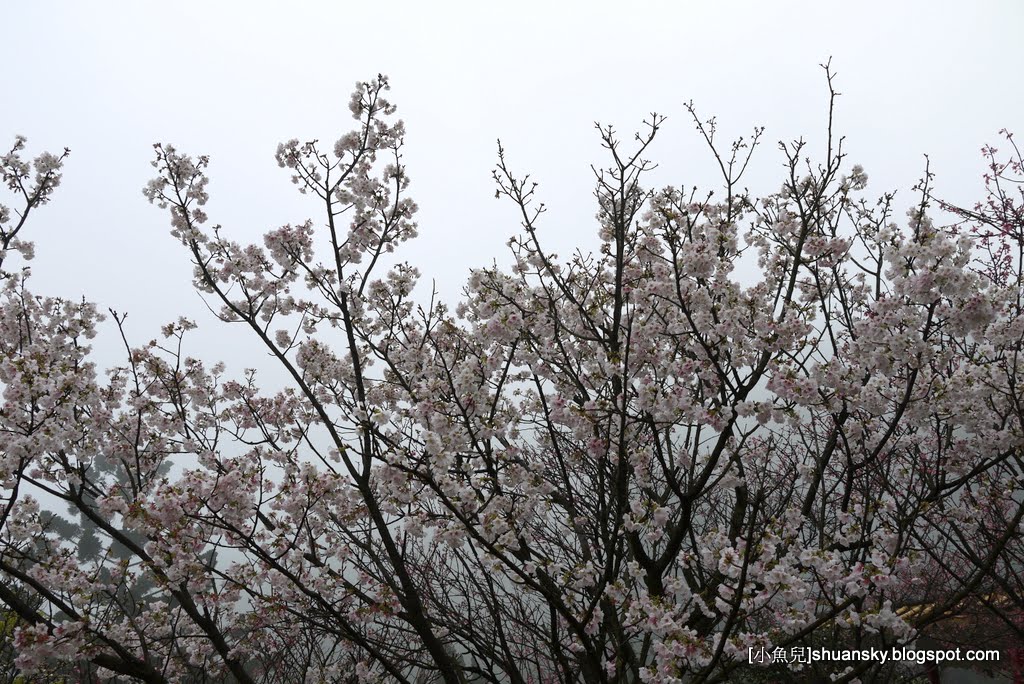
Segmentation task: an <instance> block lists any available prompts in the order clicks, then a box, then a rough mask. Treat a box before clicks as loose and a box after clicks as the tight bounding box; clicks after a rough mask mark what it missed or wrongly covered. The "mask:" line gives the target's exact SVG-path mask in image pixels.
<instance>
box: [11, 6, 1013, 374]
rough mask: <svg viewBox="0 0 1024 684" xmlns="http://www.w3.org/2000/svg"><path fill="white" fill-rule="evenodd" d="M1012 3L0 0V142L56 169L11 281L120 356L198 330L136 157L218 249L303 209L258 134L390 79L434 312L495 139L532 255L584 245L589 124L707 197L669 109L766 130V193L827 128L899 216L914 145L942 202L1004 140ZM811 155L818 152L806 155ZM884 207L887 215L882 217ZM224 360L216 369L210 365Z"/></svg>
mask: <svg viewBox="0 0 1024 684" xmlns="http://www.w3.org/2000/svg"><path fill="white" fill-rule="evenodd" d="M1022 29H1024V3H1021V2H1019V1H1017V0H1006V1H1004V2H963V1H961V2H939V1H932V2H894V1H891V0H890V1H888V2H857V3H852V2H842V3H839V2H767V1H761V2H711V1H705V2H671V3H670V2H648V3H645V2H632V3H627V2H617V3H609V2H556V1H555V0H547V1H546V2H523V1H516V2H503V3H487V2H472V3H471V2H464V3H456V2H450V3H433V2H408V3H398V2H395V3H386V2H359V3H355V2H287V3H286V2H276V3H271V2H252V1H248V2H213V1H210V0H207V1H205V2H202V1H198V2H197V1H184V2H183V1H176V2H161V3H156V2H139V1H134V2H98V1H97V2H70V1H68V2H14V1H7V2H3V3H2V4H0V31H2V33H3V46H4V55H5V59H4V76H3V80H2V81H0V83H2V89H3V90H2V95H0V144H2V145H3V146H7V145H9V144H10V141H11V140H13V136H14V135H15V134H16V133H20V134H24V135H26V136H28V138H29V146H30V152H32V153H36V152H38V151H41V150H43V149H50V150H55V151H59V149H60V148H62V147H64V146H68V147H70V148H71V149H72V156H71V159H70V161H69V162H68V165H67V167H66V173H65V179H64V184H63V187H62V188H61V189H60V190H59V193H58V195H57V197H56V199H55V200H54V201H53V203H52V204H51V205H50V206H48V207H46V208H45V209H44V210H43V211H41V212H39V214H38V215H36V216H35V217H34V219H35V220H34V221H33V222H32V224H31V226H30V228H29V233H28V234H27V235H26V237H27V238H28V239H32V240H34V241H35V242H36V245H37V257H36V260H35V261H34V262H33V264H32V265H33V273H34V276H33V282H34V285H33V288H34V289H35V290H37V291H39V292H43V293H46V294H60V295H64V296H69V297H80V296H82V295H85V296H86V297H87V298H89V299H91V300H93V301H96V302H98V303H100V304H101V305H102V306H104V307H107V306H112V307H114V308H116V309H118V310H122V311H124V310H127V311H129V312H130V314H131V316H130V318H129V323H130V331H131V333H132V334H133V336H134V338H135V340H136V341H138V342H144V341H145V340H146V339H149V338H150V337H153V336H154V335H155V334H156V331H157V327H158V326H159V325H160V324H161V323H163V322H166V321H169V320H172V319H174V318H175V317H176V316H177V315H178V314H179V313H186V314H189V315H192V316H195V317H197V318H199V319H200V322H201V323H203V322H205V321H206V320H208V319H204V318H203V312H204V309H203V308H202V307H201V305H199V303H198V300H197V297H196V295H194V294H193V293H192V291H191V290H190V288H189V277H190V267H189V266H188V259H187V255H186V254H185V253H184V252H183V250H182V249H180V248H178V245H177V244H176V243H175V242H174V240H173V239H172V238H170V237H169V236H168V234H167V232H168V231H167V217H166V215H165V214H164V213H163V212H161V211H159V210H157V209H155V208H153V207H151V206H149V205H147V204H146V202H145V199H144V198H143V196H142V194H141V191H140V189H141V187H142V186H143V184H144V183H145V181H146V180H148V179H149V178H150V177H151V176H152V174H153V169H152V168H151V167H150V166H149V162H150V160H151V158H152V148H151V144H152V143H154V142H157V141H162V142H170V143H174V144H176V145H177V146H179V148H181V149H183V150H186V151H189V152H191V153H194V154H209V155H210V156H211V157H212V165H211V171H210V175H211V177H212V182H211V184H210V188H209V189H210V192H211V196H212V200H211V204H210V211H209V213H210V215H211V220H212V221H213V222H219V223H222V224H224V226H225V228H226V230H227V232H228V233H229V234H230V235H232V236H233V237H235V238H236V239H239V240H242V241H258V240H259V236H260V235H261V234H262V232H264V231H265V230H267V229H269V228H272V227H275V226H277V225H280V224H282V223H286V222H297V221H301V220H303V219H304V218H306V217H308V216H313V217H314V218H317V219H318V218H319V216H318V215H317V213H316V212H317V207H315V206H314V205H312V204H310V203H309V202H308V200H306V199H304V198H302V197H301V196H299V195H298V194H297V193H296V192H295V190H294V187H293V186H292V185H291V184H290V182H289V179H288V174H287V173H285V172H284V171H282V170H281V169H278V168H277V165H276V164H275V162H274V159H273V152H274V150H275V147H276V145H277V143H278V142H279V141H282V140H286V139H288V138H292V137H296V138H300V139H302V140H306V139H311V138H319V139H321V140H325V141H333V140H334V139H335V138H337V137H338V136H339V135H340V134H341V133H342V132H344V131H346V130H348V129H349V128H350V126H351V124H352V123H353V122H352V120H351V119H350V118H349V112H348V110H347V107H346V104H347V101H348V95H349V93H350V91H351V89H352V86H353V83H354V82H355V81H356V80H359V79H367V78H370V77H372V76H374V75H375V74H377V73H378V72H382V73H385V74H388V75H389V76H390V77H391V83H392V86H393V90H392V93H391V99H392V101H393V102H395V103H397V104H398V106H399V113H400V115H401V117H402V118H403V119H404V120H405V122H406V125H407V130H408V137H407V149H406V162H407V164H408V170H409V173H410V176H411V178H412V181H413V185H412V194H413V195H414V197H415V199H416V200H417V202H418V203H419V205H420V207H421V211H420V214H419V223H420V237H419V238H418V240H417V241H416V242H415V243H414V244H412V245H410V246H407V247H406V248H405V249H404V251H403V252H402V253H401V254H400V256H401V257H403V258H406V259H408V260H410V261H412V262H413V263H415V264H416V265H417V266H418V267H419V268H420V269H421V271H422V272H423V274H424V277H425V279H426V280H427V282H428V283H429V280H430V279H435V280H436V281H437V283H438V287H439V290H440V291H441V293H442V295H443V296H444V297H445V298H446V299H449V300H452V299H454V298H455V297H456V295H457V293H458V291H459V289H460V288H461V284H462V282H463V281H464V279H465V276H466V273H467V270H468V268H469V267H470V266H475V265H481V264H485V263H489V262H490V261H491V259H492V258H494V257H495V256H499V258H501V257H503V256H504V253H505V248H504V246H503V245H504V242H505V241H506V240H507V238H508V237H509V236H510V235H511V234H512V233H513V232H515V231H516V228H517V222H516V219H515V213H514V211H513V208H512V207H511V206H509V205H508V204H507V203H502V202H498V201H496V200H495V199H494V187H493V184H492V181H491V179H490V170H491V169H492V168H493V165H494V161H495V149H496V145H495V140H496V139H497V138H499V137H500V138H501V139H502V141H503V143H504V144H505V146H506V149H507V151H508V155H509V160H510V163H511V164H512V166H513V167H514V168H516V169H519V170H521V171H524V172H525V171H529V172H531V173H532V174H533V177H534V178H535V179H536V180H538V181H539V182H540V183H541V186H540V189H539V192H540V195H541V199H542V200H543V201H545V202H546V203H547V205H548V207H549V212H548V214H547V215H546V219H545V222H544V224H543V226H544V229H545V231H546V235H545V237H546V239H547V240H548V242H549V244H551V245H552V248H554V249H556V250H557V251H559V252H561V253H566V252H568V251H570V250H571V248H572V247H573V246H575V245H578V244H582V245H592V244H593V243H594V235H595V225H594V222H593V219H592V217H593V214H594V207H593V203H592V197H591V186H592V176H591V173H590V164H592V163H598V164H601V163H603V161H604V160H603V159H602V157H601V150H600V145H599V141H598V138H597V135H596V133H595V131H594V129H593V122H594V121H595V120H599V121H601V122H603V123H611V124H614V125H616V126H617V127H618V128H619V129H620V130H621V131H623V132H624V133H628V132H629V131H632V130H633V129H635V128H636V127H637V126H639V124H640V122H641V120H642V119H643V118H644V117H645V116H646V115H647V113H649V112H651V111H657V112H659V113H661V114H665V115H667V116H668V117H669V118H668V121H667V122H666V126H665V128H664V134H663V135H662V136H661V138H660V139H659V142H658V143H657V145H656V147H655V149H654V150H653V151H652V156H653V157H654V158H655V159H656V160H657V161H659V162H660V164H661V166H660V168H659V170H658V172H657V177H656V180H657V182H658V184H661V185H664V184H670V183H671V184H686V185H692V184H698V185H712V184H714V183H715V181H716V180H717V179H716V177H715V175H714V172H713V169H712V167H711V165H710V159H709V157H708V155H707V153H706V151H705V150H704V149H703V148H702V147H701V143H700V141H699V139H698V137H697V135H696V133H695V132H694V131H693V126H692V124H691V123H690V121H689V119H688V115H687V114H686V111H685V110H684V108H683V103H684V102H686V101H688V100H693V101H694V102H695V103H696V105H697V108H698V110H699V111H700V112H701V113H702V114H703V115H704V116H711V115H715V116H717V117H718V120H719V122H720V135H721V136H722V138H723V139H726V138H731V137H734V136H736V135H741V134H746V133H748V132H749V131H750V129H751V127H752V126H754V125H764V126H766V127H767V130H766V133H765V141H766V144H765V145H764V147H763V149H762V150H761V151H760V153H759V154H758V155H757V157H755V161H754V165H753V167H752V169H751V172H750V176H749V179H748V180H749V183H750V186H751V187H752V189H756V190H760V191H768V190H771V189H774V188H775V187H776V186H777V185H778V184H779V182H780V181H781V175H780V172H781V164H782V158H781V156H780V154H779V152H778V151H777V148H776V145H775V142H776V141H777V140H779V139H786V140H789V139H792V138H795V137H798V136H801V135H802V136H804V137H805V138H807V139H808V140H809V141H810V142H812V143H820V142H821V141H822V138H823V133H824V124H825V121H826V113H827V90H826V87H825V81H824V78H823V75H822V72H821V69H820V68H819V67H818V65H819V63H821V62H823V61H825V60H827V59H828V58H829V57H830V56H831V57H832V60H833V61H832V64H833V66H834V68H835V71H836V72H837V73H838V79H837V81H836V84H837V88H838V90H840V91H841V92H842V97H841V98H840V99H839V103H838V115H837V118H836V129H837V131H838V132H840V133H842V134H845V135H846V137H847V143H846V144H847V150H848V151H849V155H850V156H849V160H850V162H851V163H853V162H857V163H861V164H863V165H864V167H865V168H866V170H867V172H868V175H869V178H870V182H869V190H870V191H872V192H874V193H879V194H880V193H882V192H884V191H886V190H891V189H901V190H902V195H901V197H902V199H903V202H904V205H906V204H909V202H910V201H911V196H910V194H909V189H910V187H911V186H912V185H913V183H914V181H915V179H916V178H918V177H919V175H920V173H921V171H922V169H923V154H924V153H928V154H929V155H930V157H931V160H932V169H933V171H935V172H936V173H937V174H938V179H937V185H938V187H939V188H940V190H941V191H943V192H944V193H945V194H946V195H947V196H949V197H952V198H953V199H956V200H959V201H963V202H969V201H973V200H974V199H977V198H979V197H980V193H981V183H980V178H979V177H980V174H981V172H982V170H983V169H982V163H981V158H980V156H979V154H978V151H979V148H980V147H981V145H982V144H984V143H987V142H996V141H997V131H998V130H999V129H1000V128H1003V127H1006V128H1010V129H1011V130H1017V131H1018V132H1019V133H1021V134H1022V135H1024V89H1022V88H1021V75H1022V69H1021V67H1022V66H1024V56H1022V51H1021V49H1020V45H1019V43H1020V40H1021V34H1022ZM813 149H820V147H818V148H813ZM904 205H901V206H904ZM225 355H226V354H225Z"/></svg>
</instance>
